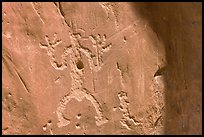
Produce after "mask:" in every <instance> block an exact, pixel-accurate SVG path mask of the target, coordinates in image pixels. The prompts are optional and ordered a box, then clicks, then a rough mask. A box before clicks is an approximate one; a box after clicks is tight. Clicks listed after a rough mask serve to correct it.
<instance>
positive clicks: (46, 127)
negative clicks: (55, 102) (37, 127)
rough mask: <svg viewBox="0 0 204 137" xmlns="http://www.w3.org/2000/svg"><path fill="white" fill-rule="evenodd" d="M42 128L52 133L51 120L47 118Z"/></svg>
mask: <svg viewBox="0 0 204 137" xmlns="http://www.w3.org/2000/svg"><path fill="white" fill-rule="evenodd" d="M42 129H43V131H44V132H45V131H47V130H49V131H50V134H51V135H53V132H52V121H51V120H48V121H47V123H46V124H45V125H44V126H43V128H42Z"/></svg>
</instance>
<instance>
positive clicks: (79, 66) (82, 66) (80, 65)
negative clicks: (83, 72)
mask: <svg viewBox="0 0 204 137" xmlns="http://www.w3.org/2000/svg"><path fill="white" fill-rule="evenodd" d="M77 68H78V69H83V68H84V64H83V62H82V61H80V60H79V61H78V62H77Z"/></svg>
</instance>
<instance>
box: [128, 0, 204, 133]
mask: <svg viewBox="0 0 204 137" xmlns="http://www.w3.org/2000/svg"><path fill="white" fill-rule="evenodd" d="M130 4H131V5H132V8H133V9H134V10H135V12H136V13H138V12H139V15H140V16H141V18H144V19H145V20H147V21H148V23H149V25H150V26H151V28H152V29H153V30H154V31H155V32H156V33H157V35H158V37H159V40H161V41H162V42H163V44H164V48H165V51H166V60H167V63H168V67H167V73H166V74H165V79H166V83H167V86H166V92H165V101H166V102H165V103H166V117H165V134H202V104H201V103H202V97H201V96H202V77H201V75H202V63H201V61H202V59H201V57H202V51H201V50H202V3H198V2H192V3H190V2H189V3H185V2H184V3H181V2H163V3H162V2H148V3H145V2H138V3H137V2H135V3H130Z"/></svg>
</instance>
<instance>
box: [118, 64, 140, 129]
mask: <svg viewBox="0 0 204 137" xmlns="http://www.w3.org/2000/svg"><path fill="white" fill-rule="evenodd" d="M116 67H117V69H118V71H119V72H120V82H121V86H122V87H121V89H122V90H121V91H120V92H119V93H118V98H119V100H120V106H119V109H120V110H121V111H122V112H123V117H122V119H121V120H120V123H121V125H122V126H123V127H125V128H126V129H128V130H131V129H132V126H133V125H135V126H139V125H142V122H141V121H139V120H136V119H135V117H134V116H131V115H130V112H129V108H128V106H129V101H128V97H127V93H126V92H124V90H125V85H124V82H123V81H124V80H123V75H124V74H123V73H124V72H123V71H124V70H123V71H122V70H121V67H120V64H119V63H118V62H117V63H116ZM127 69H128V68H127ZM126 71H127V70H126Z"/></svg>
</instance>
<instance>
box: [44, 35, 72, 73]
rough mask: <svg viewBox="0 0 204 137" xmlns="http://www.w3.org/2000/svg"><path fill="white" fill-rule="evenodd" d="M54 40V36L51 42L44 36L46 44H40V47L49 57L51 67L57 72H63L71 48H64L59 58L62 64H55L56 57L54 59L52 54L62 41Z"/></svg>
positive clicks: (55, 36)
mask: <svg viewBox="0 0 204 137" xmlns="http://www.w3.org/2000/svg"><path fill="white" fill-rule="evenodd" d="M56 38H57V35H56V34H54V39H53V41H51V40H50V39H49V37H48V36H45V40H46V44H43V43H40V47H41V48H44V49H46V50H47V54H48V56H49V57H50V63H51V65H52V66H53V67H54V68H55V69H57V70H64V69H65V68H67V60H66V58H67V56H68V54H69V52H70V48H71V47H70V46H68V47H66V48H65V49H64V53H63V55H62V56H61V57H62V62H61V63H60V64H59V63H57V61H56V57H55V54H54V52H55V47H56V46H57V45H59V44H61V43H62V40H56Z"/></svg>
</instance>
